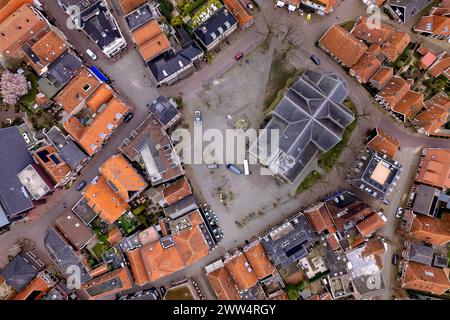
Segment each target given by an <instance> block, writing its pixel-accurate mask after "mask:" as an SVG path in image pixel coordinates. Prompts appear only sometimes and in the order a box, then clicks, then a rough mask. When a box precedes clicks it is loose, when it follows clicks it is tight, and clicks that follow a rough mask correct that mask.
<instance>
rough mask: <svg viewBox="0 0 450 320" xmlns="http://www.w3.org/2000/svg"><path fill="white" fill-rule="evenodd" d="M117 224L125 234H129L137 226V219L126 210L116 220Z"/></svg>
mask: <svg viewBox="0 0 450 320" xmlns="http://www.w3.org/2000/svg"><path fill="white" fill-rule="evenodd" d="M117 226H118V227H119V228H120V230H122V232H123V233H124V234H125V235H129V234H130V233H131V232H133V231H134V230H135V229H136V228H137V227H138V226H139V220H138V219H137V218H136V216H134V215H133V214H132V213H129V212H127V213H126V214H124V215H122V216H121V217H120V218H119V220H117Z"/></svg>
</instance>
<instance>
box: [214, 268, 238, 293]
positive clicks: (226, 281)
mask: <svg viewBox="0 0 450 320" xmlns="http://www.w3.org/2000/svg"><path fill="white" fill-rule="evenodd" d="M206 276H207V278H208V281H209V283H210V284H211V287H212V288H213V290H214V293H215V294H216V296H217V298H218V299H219V300H241V299H242V298H241V296H240V295H239V292H238V291H237V289H236V284H235V283H234V281H233V278H231V275H230V273H229V272H228V271H227V269H225V268H224V267H222V268H219V269H216V270H214V271H213V272H210V273H208V274H207V275H206Z"/></svg>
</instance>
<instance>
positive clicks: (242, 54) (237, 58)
mask: <svg viewBox="0 0 450 320" xmlns="http://www.w3.org/2000/svg"><path fill="white" fill-rule="evenodd" d="M243 57H244V53H243V52H239V53H236V55H235V56H234V59H235V60H236V61H239V60H241V59H242V58H243Z"/></svg>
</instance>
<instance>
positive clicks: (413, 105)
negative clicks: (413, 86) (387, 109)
mask: <svg viewBox="0 0 450 320" xmlns="http://www.w3.org/2000/svg"><path fill="white" fill-rule="evenodd" d="M423 108H424V104H423V93H419V92H414V91H408V92H407V93H406V94H405V95H404V96H403V97H402V98H401V99H400V101H399V102H398V103H397V104H396V105H395V106H394V107H393V108H392V111H394V112H397V113H400V114H402V115H404V116H405V117H406V118H408V119H409V120H412V119H413V118H414V117H415V116H416V115H417V114H418V113H419V112H420V110H422V109H423Z"/></svg>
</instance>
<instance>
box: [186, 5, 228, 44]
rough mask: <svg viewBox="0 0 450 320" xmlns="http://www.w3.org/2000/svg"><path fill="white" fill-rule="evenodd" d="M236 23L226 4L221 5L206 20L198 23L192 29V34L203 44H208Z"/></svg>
mask: <svg viewBox="0 0 450 320" xmlns="http://www.w3.org/2000/svg"><path fill="white" fill-rule="evenodd" d="M236 24H237V20H236V18H235V17H234V16H233V15H232V14H231V12H230V11H229V10H228V8H227V7H226V6H223V7H222V8H220V9H219V10H217V11H216V12H214V13H213V14H212V15H211V16H210V17H209V18H208V20H206V21H205V22H203V23H202V24H201V25H199V26H198V27H197V28H196V29H195V30H194V34H195V35H196V37H197V38H198V39H199V40H200V41H201V42H202V43H203V44H204V45H205V46H209V45H210V44H211V43H213V42H214V41H216V38H218V37H220V36H221V35H222V33H225V32H226V31H227V30H229V29H231V28H232V27H233V26H235V25H236Z"/></svg>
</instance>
